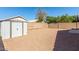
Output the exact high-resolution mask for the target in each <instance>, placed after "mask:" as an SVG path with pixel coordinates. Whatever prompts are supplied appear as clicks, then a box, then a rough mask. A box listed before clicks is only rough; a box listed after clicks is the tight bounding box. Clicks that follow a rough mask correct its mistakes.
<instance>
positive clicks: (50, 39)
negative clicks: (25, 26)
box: [3, 28, 57, 51]
mask: <svg viewBox="0 0 79 59" xmlns="http://www.w3.org/2000/svg"><path fill="white" fill-rule="evenodd" d="M56 34H57V29H49V28H44V29H36V30H29V32H28V34H27V35H25V36H22V37H17V38H13V39H7V40H4V41H3V43H4V47H5V50H8V51H52V49H53V48H54V43H55V39H56Z"/></svg>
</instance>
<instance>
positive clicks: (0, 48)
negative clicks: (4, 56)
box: [0, 37, 5, 51]
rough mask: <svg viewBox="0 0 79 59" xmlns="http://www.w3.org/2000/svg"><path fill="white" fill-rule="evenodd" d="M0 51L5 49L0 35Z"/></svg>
mask: <svg viewBox="0 0 79 59" xmlns="http://www.w3.org/2000/svg"><path fill="white" fill-rule="evenodd" d="M0 51H5V48H4V44H3V41H2V37H0Z"/></svg>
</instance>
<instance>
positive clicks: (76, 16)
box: [76, 15, 78, 29]
mask: <svg viewBox="0 0 79 59" xmlns="http://www.w3.org/2000/svg"><path fill="white" fill-rule="evenodd" d="M77 20H78V15H77V16H76V29H77V27H78V26H77V25H78V24H77Z"/></svg>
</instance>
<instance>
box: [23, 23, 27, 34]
mask: <svg viewBox="0 0 79 59" xmlns="http://www.w3.org/2000/svg"><path fill="white" fill-rule="evenodd" d="M26 34H27V23H24V35H26Z"/></svg>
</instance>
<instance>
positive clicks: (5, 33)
mask: <svg viewBox="0 0 79 59" xmlns="http://www.w3.org/2000/svg"><path fill="white" fill-rule="evenodd" d="M1 36H2V39H8V38H10V22H9V21H4V22H1Z"/></svg>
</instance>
